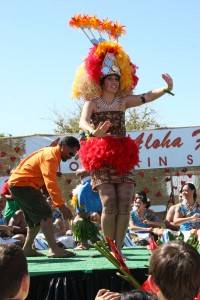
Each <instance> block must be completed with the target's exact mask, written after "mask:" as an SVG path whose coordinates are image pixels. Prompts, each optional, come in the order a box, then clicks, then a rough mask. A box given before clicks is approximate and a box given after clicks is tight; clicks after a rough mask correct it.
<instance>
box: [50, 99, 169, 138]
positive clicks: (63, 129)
mask: <svg viewBox="0 0 200 300" xmlns="http://www.w3.org/2000/svg"><path fill="white" fill-rule="evenodd" d="M82 105H83V103H80V102H79V103H76V109H75V110H68V111H67V112H65V113H60V112H58V111H56V110H55V109H54V110H51V111H52V113H53V115H54V118H53V122H54V124H55V125H56V128H55V129H54V132H55V133H59V134H63V133H77V132H78V131H79V120H80V116H81V110H82ZM156 117H157V113H156V111H155V110H153V109H152V108H150V107H148V106H143V107H137V108H130V109H128V110H127V111H126V130H127V131H131V130H145V129H154V128H159V127H161V125H160V124H158V123H157V120H156ZM162 126H163V125H162Z"/></svg>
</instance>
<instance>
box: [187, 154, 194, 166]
mask: <svg viewBox="0 0 200 300" xmlns="http://www.w3.org/2000/svg"><path fill="white" fill-rule="evenodd" d="M187 160H188V162H187V163H188V165H192V164H193V156H192V155H190V154H189V155H188V156H187Z"/></svg>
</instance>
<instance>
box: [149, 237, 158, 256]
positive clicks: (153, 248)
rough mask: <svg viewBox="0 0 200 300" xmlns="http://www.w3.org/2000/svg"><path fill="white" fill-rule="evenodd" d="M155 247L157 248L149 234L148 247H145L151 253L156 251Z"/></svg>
mask: <svg viewBox="0 0 200 300" xmlns="http://www.w3.org/2000/svg"><path fill="white" fill-rule="evenodd" d="M157 247H158V245H157V244H156V242H155V241H154V239H153V237H152V235H151V234H150V235H149V245H148V246H147V250H149V251H151V252H153V251H154V250H156V248H157Z"/></svg>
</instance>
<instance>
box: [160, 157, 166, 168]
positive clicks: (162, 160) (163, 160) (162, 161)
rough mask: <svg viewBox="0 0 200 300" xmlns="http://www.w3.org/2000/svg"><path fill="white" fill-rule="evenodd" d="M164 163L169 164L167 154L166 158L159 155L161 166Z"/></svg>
mask: <svg viewBox="0 0 200 300" xmlns="http://www.w3.org/2000/svg"><path fill="white" fill-rule="evenodd" d="M162 164H163V165H164V166H167V157H166V156H165V157H164V159H163V158H162V157H160V156H159V166H160V167H161V166H162Z"/></svg>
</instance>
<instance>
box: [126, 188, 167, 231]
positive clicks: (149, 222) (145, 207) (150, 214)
mask: <svg viewBox="0 0 200 300" xmlns="http://www.w3.org/2000/svg"><path fill="white" fill-rule="evenodd" d="M150 205H151V204H150V200H149V199H148V198H147V197H146V194H145V193H144V192H139V193H137V194H135V200H134V206H133V210H132V211H131V218H130V223H129V227H130V230H133V231H135V232H141V233H146V232H154V231H155V230H154V228H156V227H159V226H162V225H163V222H160V221H159V218H158V217H157V216H156V215H155V213H154V211H153V210H151V209H149V207H150Z"/></svg>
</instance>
